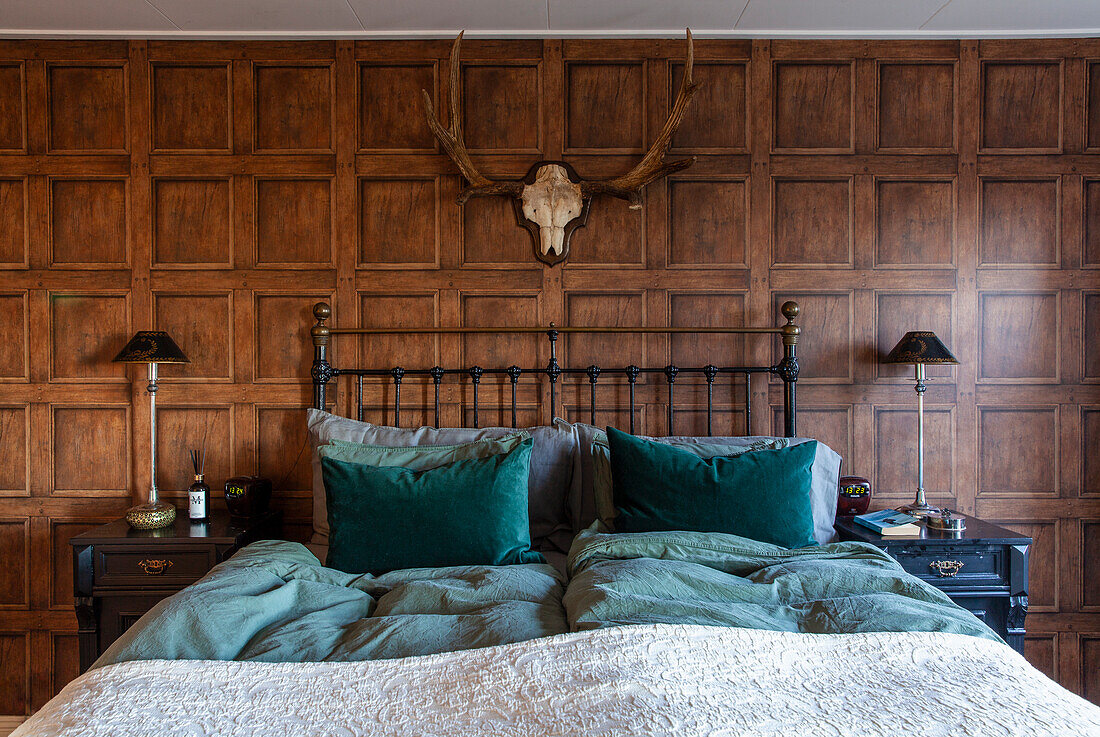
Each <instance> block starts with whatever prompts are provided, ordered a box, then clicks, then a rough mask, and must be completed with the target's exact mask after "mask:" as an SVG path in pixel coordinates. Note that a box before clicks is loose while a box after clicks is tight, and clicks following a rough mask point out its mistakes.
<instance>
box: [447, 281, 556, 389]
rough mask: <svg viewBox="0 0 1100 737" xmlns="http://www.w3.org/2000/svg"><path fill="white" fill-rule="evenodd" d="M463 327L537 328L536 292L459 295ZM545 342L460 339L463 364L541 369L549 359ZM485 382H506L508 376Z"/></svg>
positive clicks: (530, 337)
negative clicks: (537, 367) (534, 367)
mask: <svg viewBox="0 0 1100 737" xmlns="http://www.w3.org/2000/svg"><path fill="white" fill-rule="evenodd" d="M461 300H462V324H463V325H467V326H472V327H477V326H480V325H502V326H505V327H540V326H542V325H543V324H544V323H543V321H542V320H541V319H539V298H538V294H537V293H528V294H524V293H522V292H518V293H511V294H462V295H461ZM546 343H547V340H546V338H545V336H542V335H465V336H463V337H462V365H464V366H474V365H477V366H484V367H489V366H493V367H503V366H511V365H513V364H515V365H517V366H520V367H521V368H530V367H532V366H541V365H544V364H545V363H546V361H547V360H549V357H550V354H549V351H548V349H546ZM484 381H491V382H499V381H508V379H507V377H500V378H491V379H485V380H484Z"/></svg>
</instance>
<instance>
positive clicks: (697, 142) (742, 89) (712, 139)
mask: <svg viewBox="0 0 1100 737" xmlns="http://www.w3.org/2000/svg"><path fill="white" fill-rule="evenodd" d="M669 69H670V71H671V75H670V77H669V91H668V99H669V100H675V99H676V93H677V92H678V91H679V89H680V82H681V80H683V77H684V65H683V64H678V63H673V64H670V65H669ZM692 78H693V79H694V80H695V82H696V83H697V84H699V85H700V87H699V91H698V92H696V93H695V96H694V97H692V98H691V105H689V106H688V109H687V113H685V114H684V119H683V122H681V123H680V127H679V128H678V129H677V130H676V135H674V136H673V137H672V148H673V149H674V150H677V151H693V152H699V153H720V152H721V153H726V152H734V151H736V152H740V151H745V150H747V148H748V121H747V116H748V110H747V108H746V106H745V104H746V90H747V87H748V64H741V63H721V64H720V63H704V62H696V63H695V65H694V66H693V68H692Z"/></svg>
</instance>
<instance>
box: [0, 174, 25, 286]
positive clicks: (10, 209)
mask: <svg viewBox="0 0 1100 737" xmlns="http://www.w3.org/2000/svg"><path fill="white" fill-rule="evenodd" d="M26 265H27V180H26V179H23V178H17V179H0V268H5V267H14V268H24V267H25V266H26Z"/></svg>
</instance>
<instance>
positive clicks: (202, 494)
mask: <svg viewBox="0 0 1100 737" xmlns="http://www.w3.org/2000/svg"><path fill="white" fill-rule="evenodd" d="M189 453H190V454H191V465H192V466H193V467H194V469H195V482H194V483H193V484H191V486H190V487H189V488H188V489H187V512H188V516H189V517H190V518H191V520H192V521H195V522H199V521H202V520H205V519H206V518H207V517H208V516H209V515H210V487H209V486H207V485H206V482H205V481H204V480H203V476H204V471H205V470H206V448H203V449H202V452H201V453H200V452H199V451H197V450H192V451H189Z"/></svg>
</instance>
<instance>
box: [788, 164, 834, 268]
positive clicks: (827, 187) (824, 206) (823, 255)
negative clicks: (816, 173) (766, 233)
mask: <svg viewBox="0 0 1100 737" xmlns="http://www.w3.org/2000/svg"><path fill="white" fill-rule="evenodd" d="M772 200H773V203H774V204H773V207H772V213H773V215H772V217H773V221H772V265H773V266H849V265H851V263H852V180H850V179H829V180H803V179H776V180H774V182H773V184H772Z"/></svg>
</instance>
